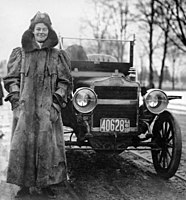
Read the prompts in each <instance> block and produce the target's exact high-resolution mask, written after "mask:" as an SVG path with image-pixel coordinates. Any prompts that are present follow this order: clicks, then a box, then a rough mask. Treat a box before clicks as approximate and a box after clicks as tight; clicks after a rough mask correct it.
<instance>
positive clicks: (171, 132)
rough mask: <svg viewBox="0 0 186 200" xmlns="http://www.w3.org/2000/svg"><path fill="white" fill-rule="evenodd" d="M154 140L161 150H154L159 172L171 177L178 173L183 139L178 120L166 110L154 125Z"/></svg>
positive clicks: (155, 162)
mask: <svg viewBox="0 0 186 200" xmlns="http://www.w3.org/2000/svg"><path fill="white" fill-rule="evenodd" d="M152 132H153V138H152V142H155V144H156V145H157V146H158V147H160V149H161V150H152V151H151V153H152V160H153V165H154V168H155V170H156V172H157V174H158V175H159V176H160V177H162V178H165V179H169V178H171V177H172V176H174V174H175V173H176V171H177V169H178V167H179V164H180V159H181V153H182V139H181V130H180V127H179V125H178V122H177V121H176V119H175V118H174V117H173V115H172V114H171V113H170V112H168V111H164V112H163V113H161V114H160V115H159V116H158V117H157V119H156V121H155V123H154V126H153V131H152Z"/></svg>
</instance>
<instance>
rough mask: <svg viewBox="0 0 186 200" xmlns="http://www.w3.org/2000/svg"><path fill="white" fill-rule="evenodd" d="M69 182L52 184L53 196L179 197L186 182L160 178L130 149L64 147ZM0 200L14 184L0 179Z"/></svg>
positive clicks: (111, 199) (112, 199)
mask: <svg viewBox="0 0 186 200" xmlns="http://www.w3.org/2000/svg"><path fill="white" fill-rule="evenodd" d="M67 158H68V169H69V175H70V178H71V181H72V182H71V184H69V185H66V186H59V187H56V186H55V187H54V189H55V190H56V192H57V193H58V196H57V200H62V199H64V200H73V199H79V200H140V199H143V200H144V199H147V200H156V199H158V200H166V199H168V200H182V199H186V183H185V182H182V181H181V180H178V179H176V178H172V179H170V180H163V179H161V178H159V177H158V176H157V175H156V174H155V172H154V171H153V168H152V166H151V165H150V164H149V163H145V162H143V163H142V162H138V159H139V158H135V156H134V155H132V154H131V153H130V152H125V153H122V154H121V156H118V155H105V154H96V153H95V152H93V151H87V152H86V151H68V152H67ZM0 186H1V191H0V195H1V198H0V199H1V200H10V199H14V198H13V196H14V194H15V192H16V191H17V189H18V188H17V187H15V186H11V185H8V184H6V183H5V182H4V181H3V182H1V185H0ZM21 199H22V200H31V199H33V200H45V199H47V198H46V197H45V196H26V197H24V198H21Z"/></svg>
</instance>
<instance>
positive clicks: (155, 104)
mask: <svg viewBox="0 0 186 200" xmlns="http://www.w3.org/2000/svg"><path fill="white" fill-rule="evenodd" d="M134 42H135V40H134V39H132V40H131V41H118V40H93V39H87V40H85V39H76V38H62V39H61V46H62V48H63V49H65V50H66V51H67V52H68V54H69V56H70V58H71V67H72V69H71V70H72V71H71V73H72V76H73V81H74V91H73V94H72V99H71V100H70V101H69V103H68V104H67V106H66V108H65V109H64V110H63V112H62V118H63V122H64V125H65V126H67V127H70V129H67V130H69V131H67V132H68V133H69V132H71V133H70V137H69V140H67V141H66V146H70V147H74V146H76V147H78V148H81V149H83V147H86V148H87V147H90V148H91V149H93V150H95V151H96V152H100V151H103V152H110V153H121V152H122V151H125V150H128V149H133V150H139V149H146V150H150V151H151V154H152V160H153V165H154V168H155V170H156V172H157V174H158V175H160V176H161V177H163V178H167V179H168V178H170V177H172V176H173V175H174V174H175V173H176V171H177V169H178V167H179V163H180V159H181V151H182V140H181V130H180V127H179V125H178V122H177V121H176V119H175V117H174V116H173V114H172V113H171V112H170V111H169V110H168V109H167V105H168V103H169V101H170V100H172V99H176V98H181V97H180V96H167V95H166V93H165V92H164V91H163V90H160V89H149V90H146V89H145V88H144V87H142V86H141V85H140V83H139V82H138V81H137V78H136V70H135V68H134V67H133V55H134V54H133V47H134ZM78 51H79V52H78ZM82 55H84V56H82ZM74 138H75V139H74ZM75 149H77V148H75Z"/></svg>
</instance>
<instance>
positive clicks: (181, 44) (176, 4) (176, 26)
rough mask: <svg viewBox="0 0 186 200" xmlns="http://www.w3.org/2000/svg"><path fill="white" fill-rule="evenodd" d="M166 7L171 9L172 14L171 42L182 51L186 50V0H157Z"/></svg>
mask: <svg viewBox="0 0 186 200" xmlns="http://www.w3.org/2000/svg"><path fill="white" fill-rule="evenodd" d="M156 2H157V3H158V4H159V5H160V6H161V7H162V8H164V9H166V10H169V12H170V13H171V15H172V19H171V22H170V23H169V25H170V30H171V34H170V35H169V38H170V40H171V42H172V43H173V44H174V45H175V46H177V47H178V48H179V49H180V50H181V51H183V52H185V51H186V12H185V10H186V1H185V0H164V1H160V0H156Z"/></svg>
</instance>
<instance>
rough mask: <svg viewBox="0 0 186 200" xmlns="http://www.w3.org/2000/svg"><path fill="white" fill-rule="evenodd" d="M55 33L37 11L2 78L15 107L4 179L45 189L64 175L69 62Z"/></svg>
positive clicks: (25, 187) (24, 190) (23, 190)
mask: <svg viewBox="0 0 186 200" xmlns="http://www.w3.org/2000/svg"><path fill="white" fill-rule="evenodd" d="M57 43H58V37H57V35H56V33H55V31H54V30H53V29H52V27H51V20H50V18H49V16H48V14H46V13H40V12H38V13H37V14H36V15H35V16H34V17H33V18H32V19H31V24H30V27H29V29H28V30H26V31H25V32H24V34H23V36H22V47H18V48H15V49H13V51H12V54H11V55H10V59H9V62H8V65H7V68H8V74H7V76H6V77H5V78H4V86H5V89H6V90H7V91H8V92H9V94H8V96H7V97H6V99H5V100H6V101H10V102H11V104H12V110H13V125H12V140H11V150H10V156H9V165H8V172H7V182H8V183H12V184H16V185H18V186H20V187H21V189H20V190H19V191H18V193H17V196H19V195H23V194H25V193H27V192H29V188H30V187H39V188H42V189H43V188H44V189H45V190H46V191H47V192H48V194H49V195H51V196H54V195H55V194H53V193H52V191H51V190H50V186H51V185H53V184H58V183H61V182H63V181H64V180H66V179H67V174H66V156H65V143H64V137H63V123H62V119H61V112H62V111H63V107H64V106H65V104H66V103H67V101H68V97H69V96H70V93H71V89H72V77H71V74H70V61H69V58H68V56H67V55H66V53H65V52H64V51H62V50H58V49H56V48H54V47H55V46H56V45H57Z"/></svg>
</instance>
